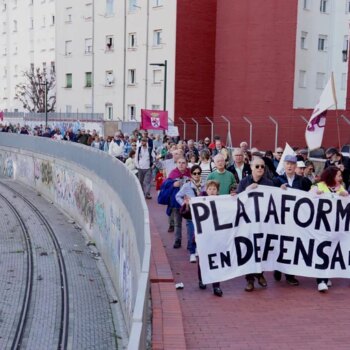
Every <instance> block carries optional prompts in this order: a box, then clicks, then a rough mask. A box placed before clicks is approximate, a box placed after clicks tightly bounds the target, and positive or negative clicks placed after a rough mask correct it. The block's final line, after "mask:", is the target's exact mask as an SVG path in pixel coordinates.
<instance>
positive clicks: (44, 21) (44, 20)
mask: <svg viewBox="0 0 350 350" xmlns="http://www.w3.org/2000/svg"><path fill="white" fill-rule="evenodd" d="M45 27H46V18H45V17H43V21H42V25H41V28H45Z"/></svg>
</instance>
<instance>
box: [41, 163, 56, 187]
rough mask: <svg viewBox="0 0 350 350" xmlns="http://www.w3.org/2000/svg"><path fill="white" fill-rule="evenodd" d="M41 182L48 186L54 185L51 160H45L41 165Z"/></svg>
mask: <svg viewBox="0 0 350 350" xmlns="http://www.w3.org/2000/svg"><path fill="white" fill-rule="evenodd" d="M40 172H41V182H42V183H43V184H46V185H48V186H50V185H52V173H53V172H52V164H51V162H49V161H43V162H41V165H40Z"/></svg>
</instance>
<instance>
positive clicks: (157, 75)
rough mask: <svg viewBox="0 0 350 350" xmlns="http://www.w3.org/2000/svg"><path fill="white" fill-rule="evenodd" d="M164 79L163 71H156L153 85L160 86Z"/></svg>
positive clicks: (154, 71)
mask: <svg viewBox="0 0 350 350" xmlns="http://www.w3.org/2000/svg"><path fill="white" fill-rule="evenodd" d="M161 79H162V70H161V69H155V70H153V84H160V83H161Z"/></svg>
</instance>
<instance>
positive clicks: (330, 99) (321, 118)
mask: <svg viewBox="0 0 350 350" xmlns="http://www.w3.org/2000/svg"><path fill="white" fill-rule="evenodd" d="M332 106H336V107H337V98H336V95H335V87H334V77H333V73H332V74H331V76H330V78H329V80H328V83H327V85H326V87H325V88H324V90H323V92H322V94H321V97H320V100H319V102H318V104H317V106H316V107H315V109H314V111H313V112H312V115H311V118H310V120H309V123H308V124H307V126H306V130H305V139H306V144H307V146H308V148H309V150H310V151H311V150H313V149H316V148H319V147H321V144H322V139H323V132H324V128H325V126H326V114H327V110H328V109H329V108H330V107H332Z"/></svg>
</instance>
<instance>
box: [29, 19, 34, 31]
mask: <svg viewBox="0 0 350 350" xmlns="http://www.w3.org/2000/svg"><path fill="white" fill-rule="evenodd" d="M29 29H34V19H33V17H30V19H29Z"/></svg>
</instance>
